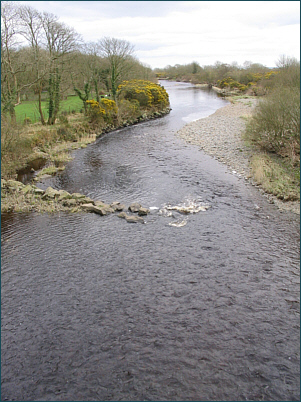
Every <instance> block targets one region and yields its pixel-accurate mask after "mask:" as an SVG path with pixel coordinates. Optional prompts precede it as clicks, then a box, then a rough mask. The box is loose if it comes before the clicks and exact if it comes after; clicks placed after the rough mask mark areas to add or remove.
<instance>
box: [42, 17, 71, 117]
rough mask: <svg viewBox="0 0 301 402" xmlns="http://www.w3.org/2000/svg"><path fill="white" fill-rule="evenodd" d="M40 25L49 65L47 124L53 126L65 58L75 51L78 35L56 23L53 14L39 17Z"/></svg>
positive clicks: (56, 20)
mask: <svg viewBox="0 0 301 402" xmlns="http://www.w3.org/2000/svg"><path fill="white" fill-rule="evenodd" d="M41 24H42V27H43V31H44V32H43V33H44V35H43V40H44V42H45V44H44V46H45V48H46V50H47V54H48V63H49V66H48V68H49V84H48V96H49V104H48V115H49V117H48V124H54V123H55V120H56V117H57V114H58V111H59V104H60V87H61V79H62V73H63V71H64V67H65V64H66V62H67V60H66V57H67V56H69V55H70V54H72V53H73V52H74V51H75V50H76V48H77V43H78V40H79V35H78V34H77V33H76V32H75V30H74V29H73V28H70V27H67V26H66V25H65V24H63V23H60V22H58V17H57V16H55V15H54V14H50V13H46V12H44V13H43V14H42V15H41Z"/></svg>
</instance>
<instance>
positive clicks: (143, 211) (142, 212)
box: [138, 207, 149, 216]
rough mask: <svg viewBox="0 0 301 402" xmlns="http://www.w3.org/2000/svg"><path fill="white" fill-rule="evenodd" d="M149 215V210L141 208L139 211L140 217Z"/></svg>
mask: <svg viewBox="0 0 301 402" xmlns="http://www.w3.org/2000/svg"><path fill="white" fill-rule="evenodd" d="M147 214H149V209H148V208H142V207H141V208H140V209H139V211H138V215H139V216H144V215H147Z"/></svg>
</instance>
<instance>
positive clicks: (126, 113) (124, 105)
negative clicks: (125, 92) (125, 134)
mask: <svg viewBox="0 0 301 402" xmlns="http://www.w3.org/2000/svg"><path fill="white" fill-rule="evenodd" d="M119 115H120V118H121V119H122V120H128V119H136V118H137V117H139V116H140V115H141V111H140V104H139V102H138V100H137V99H132V100H131V101H129V100H127V99H122V100H121V101H120V102H119Z"/></svg>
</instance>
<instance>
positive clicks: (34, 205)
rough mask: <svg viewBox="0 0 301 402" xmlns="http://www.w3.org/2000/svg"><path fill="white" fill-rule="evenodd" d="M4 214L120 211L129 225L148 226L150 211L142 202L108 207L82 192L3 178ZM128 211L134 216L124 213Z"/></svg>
mask: <svg viewBox="0 0 301 402" xmlns="http://www.w3.org/2000/svg"><path fill="white" fill-rule="evenodd" d="M1 196H2V200H1V212H31V211H35V212H48V213H51V212H59V211H64V212H72V213H74V212H90V213H95V214H98V215H100V216H106V215H109V214H112V213H115V212H119V214H118V217H119V218H124V219H125V220H126V221H127V222H129V223H137V222H140V223H144V219H143V218H142V217H143V216H145V215H148V214H149V212H150V210H149V209H148V208H144V207H142V205H140V204H139V203H132V204H131V205H129V207H128V208H127V207H126V206H125V205H123V204H121V203H120V202H118V201H114V202H112V203H111V204H106V203H105V202H103V201H101V200H96V201H95V200H92V199H91V198H89V197H87V196H85V195H84V194H80V193H72V194H70V193H69V192H68V191H65V190H55V189H53V188H52V187H48V188H47V189H46V190H42V189H40V188H38V187H37V186H35V185H31V184H27V185H25V184H23V183H21V182H19V181H16V180H4V179H1ZM125 210H128V211H129V213H130V214H128V213H126V212H124V211H125Z"/></svg>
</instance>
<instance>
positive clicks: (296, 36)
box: [16, 1, 300, 68]
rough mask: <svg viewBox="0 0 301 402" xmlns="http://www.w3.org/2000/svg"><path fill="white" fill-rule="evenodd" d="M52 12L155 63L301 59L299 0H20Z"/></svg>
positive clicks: (89, 36)
mask: <svg viewBox="0 0 301 402" xmlns="http://www.w3.org/2000/svg"><path fill="white" fill-rule="evenodd" d="M16 3H26V4H28V5H30V6H32V7H34V8H35V9H38V10H39V11H48V12H51V13H53V14H56V15H57V16H58V17H60V21H61V22H64V23H66V24H67V25H69V26H72V27H73V28H75V29H76V31H77V32H78V33H79V34H81V35H82V37H83V39H84V41H85V42H89V41H97V40H98V39H100V38H102V37H104V36H109V37H114V38H119V39H125V40H128V41H129V42H131V44H133V45H134V46H135V54H136V56H137V57H138V59H139V60H140V61H141V62H143V63H146V64H148V65H149V66H150V67H152V68H156V67H160V68H161V67H165V66H167V65H172V66H173V65H175V64H188V63H191V62H192V61H197V62H198V63H199V64H200V65H201V66H204V65H213V64H214V63H215V62H216V61H221V62H223V63H232V62H234V61H236V62H238V64H239V65H242V64H243V63H244V61H252V62H253V63H261V64H264V65H265V66H267V67H273V66H275V63H276V62H277V60H278V59H279V57H280V56H281V55H286V56H290V57H296V58H297V59H298V60H300V2H299V1H16Z"/></svg>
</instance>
